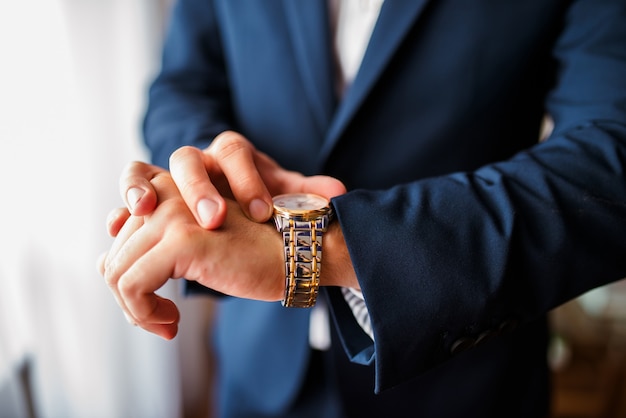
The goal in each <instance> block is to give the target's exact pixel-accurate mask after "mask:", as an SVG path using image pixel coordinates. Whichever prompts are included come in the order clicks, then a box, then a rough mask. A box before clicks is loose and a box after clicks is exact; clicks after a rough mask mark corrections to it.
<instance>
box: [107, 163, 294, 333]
mask: <svg viewBox="0 0 626 418" xmlns="http://www.w3.org/2000/svg"><path fill="white" fill-rule="evenodd" d="M153 174H154V176H153V178H152V179H151V180H150V189H151V190H152V191H153V192H154V193H155V197H156V196H158V203H157V202H156V200H157V199H155V204H156V205H157V206H156V209H155V210H154V211H153V212H152V213H150V214H148V215H145V216H128V212H126V211H121V212H120V213H121V215H117V216H116V215H114V216H113V218H115V219H118V220H119V219H122V220H123V221H121V222H117V221H116V222H114V223H113V224H111V223H109V230H110V231H111V232H113V234H112V235H114V236H116V239H115V241H114V243H113V245H112V247H111V249H110V250H109V252H108V253H107V254H106V255H105V256H103V257H102V258H101V260H100V261H99V270H100V273H101V274H102V275H103V276H104V278H105V280H106V282H107V284H108V285H109V287H110V288H111V291H112V292H113V294H114V296H115V298H116V300H117V302H118V304H119V305H120V307H121V308H122V309H123V310H124V312H125V314H126V315H127V317H128V319H129V321H131V322H133V323H135V324H137V325H139V326H141V327H142V328H144V329H146V330H147V331H150V332H153V333H155V334H157V335H160V336H162V337H163V338H166V339H171V338H173V337H174V336H175V335H176V332H177V329H178V320H179V313H178V309H177V308H176V306H175V305H174V303H173V302H172V301H170V300H168V299H164V298H162V297H160V296H158V295H156V293H155V292H156V291H157V290H158V289H159V288H161V287H162V286H163V285H164V284H165V282H166V281H167V280H168V279H170V278H183V277H184V278H186V279H188V280H194V281H198V282H199V283H201V284H202V285H204V286H206V287H209V288H211V289H214V290H217V291H219V292H222V293H225V294H229V295H232V296H236V297H242V298H251V299H257V300H265V301H276V300H280V299H281V297H282V296H283V292H284V271H283V269H284V266H283V263H284V259H283V249H282V242H281V237H280V235H279V234H277V233H276V230H275V228H274V227H273V225H271V224H267V223H263V224H262V223H257V222H254V221H251V220H250V219H248V217H246V216H245V215H244V213H243V212H242V211H241V209H240V208H239V205H238V204H237V203H235V202H233V201H230V200H224V204H225V208H227V211H226V217H225V219H224V222H223V224H222V227H221V228H219V229H218V230H214V231H213V230H206V229H205V228H202V227H200V226H199V225H198V223H197V222H196V219H195V218H194V216H193V215H192V213H191V212H190V211H189V209H188V208H187V204H186V203H185V202H184V201H183V199H182V197H181V195H180V193H179V191H178V188H177V187H176V185H175V184H174V181H173V179H172V177H171V176H170V175H169V173H167V172H166V171H163V170H158V172H154V173H153Z"/></svg>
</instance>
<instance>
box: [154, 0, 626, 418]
mask: <svg viewBox="0 0 626 418" xmlns="http://www.w3.org/2000/svg"><path fill="white" fill-rule="evenodd" d="M333 65H334V64H333V54H332V40H331V39H330V28H329V23H328V11H327V7H326V1H296V0H271V1H270V0H266V1H256V2H255V1H245V0H181V1H179V2H178V3H177V5H176V6H175V8H174V10H173V15H172V23H171V26H170V30H169V33H168V36H167V39H166V43H165V48H164V57H163V67H162V71H161V73H160V74H159V75H158V77H157V79H156V81H155V82H154V84H153V86H152V87H151V91H150V103H149V109H148V112H147V116H146V119H145V138H146V143H147V145H148V146H149V148H150V150H151V151H152V155H153V160H154V162H156V163H157V164H160V165H163V166H166V165H167V161H168V157H169V155H170V154H171V152H172V151H173V150H175V149H176V148H178V147H180V146H182V145H188V144H192V145H195V146H198V147H205V146H207V145H208V144H209V143H210V141H211V139H212V138H213V137H214V136H215V135H217V134H218V133H220V132H221V131H224V130H226V129H233V130H236V131H239V132H241V133H243V134H244V135H245V136H246V137H247V138H248V139H250V140H251V141H252V142H253V143H254V144H255V145H256V146H257V147H258V149H260V150H262V151H264V152H266V153H268V154H269V155H271V156H272V157H273V158H275V159H276V160H277V161H278V162H279V163H280V164H281V165H283V166H284V167H286V168H289V169H293V170H297V171H300V172H303V173H305V174H316V173H325V174H329V175H332V176H335V177H337V178H339V179H340V180H342V181H343V182H344V183H345V184H346V185H347V187H348V189H349V192H348V193H347V194H345V195H343V196H341V197H338V198H335V199H334V200H333V205H334V207H335V210H336V213H337V215H338V222H339V223H340V225H341V228H342V230H343V233H344V235H345V239H346V242H347V245H348V249H349V251H350V256H351V258H352V262H353V264H354V268H355V270H356V273H357V275H358V279H359V282H360V285H361V288H362V290H363V294H364V297H365V300H366V303H367V307H368V309H369V313H370V316H371V320H372V324H373V329H374V334H375V342H374V343H373V342H372V341H371V340H370V339H368V338H367V337H366V336H365V334H364V333H363V331H362V330H361V329H360V328H359V327H358V325H357V324H356V322H355V321H354V318H353V317H352V315H351V313H350V311H349V309H348V308H347V306H346V305H345V302H344V301H343V300H342V297H341V296H340V295H339V294H338V292H337V289H331V290H329V291H328V292H327V293H328V295H329V300H330V304H331V307H332V311H333V318H334V322H335V323H336V325H337V329H338V334H339V336H340V339H341V342H342V344H343V347H344V349H345V351H346V353H347V355H348V356H349V357H350V358H351V359H352V360H353V361H355V362H358V363H362V364H370V365H371V367H375V382H367V383H368V384H369V385H370V388H371V391H374V390H376V391H377V392H382V394H383V395H384V394H385V392H390V391H393V390H397V388H401V387H403V386H405V385H415V386H414V387H415V389H414V390H413V391H412V392H411V393H413V395H412V396H413V398H412V399H411V402H412V403H413V404H414V407H415V411H414V412H415V414H416V415H415V416H438V417H442V416H443V417H445V416H460V415H463V416H467V415H464V414H467V413H469V414H470V416H481V417H487V416H517V415H516V414H519V416H525V417H528V416H536V415H538V414H540V413H542V412H545V408H546V396H547V395H546V393H547V392H546V389H547V380H546V378H547V368H546V364H545V356H546V353H545V349H546V341H547V337H546V334H547V332H546V321H545V315H546V313H547V312H548V311H549V310H550V309H552V308H554V307H556V306H558V305H559V304H561V303H563V302H565V301H567V300H569V299H571V298H573V297H575V296H577V295H580V294H581V293H583V292H585V291H587V290H589V289H592V288H594V287H597V286H599V285H603V284H606V283H609V282H611V281H615V280H618V279H620V278H622V277H625V276H626V178H625V176H626V175H625V165H626V2H624V1H623V0H578V1H557V0H552V1H547V0H514V1H513V0H512V1H506V2H505V1H489V0H473V1H469V0H467V1H465V0H414V1H399V0H387V1H386V2H385V3H384V5H383V7H382V10H381V14H380V17H379V20H378V22H377V24H376V27H375V30H374V32H373V35H372V38H371V41H370V43H369V46H368V49H367V51H366V53H365V56H364V59H363V62H362V66H361V68H360V71H359V72H358V74H357V76H356V79H355V80H354V83H353V85H352V87H351V88H350V89H349V90H348V92H347V94H346V96H345V97H344V98H343V100H341V101H338V100H337V98H336V95H335V88H334V87H335V85H334V82H335V81H334V66H333ZM546 113H548V114H550V115H551V117H552V118H553V120H554V130H553V132H552V134H551V135H550V137H549V138H548V139H547V140H546V141H544V142H541V143H538V141H537V139H538V136H539V130H540V124H541V121H542V118H543V116H544V114H546ZM308 316H309V311H308V310H298V309H284V308H282V307H281V306H280V304H273V303H262V302H254V301H247V300H237V299H226V300H225V301H224V302H223V304H222V306H221V309H220V313H219V326H218V331H217V333H218V334H217V337H218V339H217V344H218V348H219V356H220V357H219V358H220V391H221V398H222V410H223V411H224V412H225V413H228V414H231V413H232V415H237V414H240V415H241V416H253V413H252V412H251V411H252V410H253V409H255V410H256V411H262V412H263V413H265V414H268V415H270V414H276V413H279V412H281V411H285V410H288V409H289V408H290V405H291V403H292V402H293V401H294V399H295V397H296V396H297V395H298V392H299V389H300V387H301V385H302V380H303V378H304V374H305V372H306V367H307V366H306V365H307V359H308V356H309V352H310V350H309V348H308V340H307V334H308ZM515 324H516V327H514V326H513V325H515ZM513 328H515V330H514V331H511V332H503V331H504V330H508V329H513ZM492 336H495V337H494V338H488V337H492ZM486 340H489V342H485V343H483V341H486ZM465 348H470V349H469V350H465V351H464V352H463V353H461V351H463V349H465ZM374 386H375V388H374ZM394 387H395V388H396V389H392V388H394ZM520 387H521V388H522V389H521V390H517V389H516V390H513V388H520ZM503 411H508V412H507V413H504V412H503ZM420 414H421V415H420ZM387 416H394V413H393V412H392V411H389V414H388V415H387Z"/></svg>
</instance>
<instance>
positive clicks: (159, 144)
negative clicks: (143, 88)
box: [143, 0, 232, 167]
mask: <svg viewBox="0 0 626 418" xmlns="http://www.w3.org/2000/svg"><path fill="white" fill-rule="evenodd" d="M214 18H215V16H214V13H213V10H212V5H211V2H209V1H187V0H183V1H178V2H176V3H175V5H174V7H173V10H172V16H171V19H170V22H171V24H170V27H169V29H168V33H167V36H166V39H165V44H164V48H163V58H162V65H161V70H160V72H159V75H158V77H157V78H156V80H155V81H154V83H153V84H152V86H151V88H150V91H149V106H148V109H147V112H146V116H145V119H144V124H143V129H144V138H145V142H146V145H147V146H148V148H149V150H150V152H151V153H152V161H153V163H155V164H157V165H159V166H162V167H168V160H169V156H170V155H171V154H172V152H173V151H174V150H176V149H177V148H180V147H182V146H184V145H192V146H196V147H198V148H204V147H206V146H207V145H208V144H209V143H210V142H211V140H212V139H213V138H214V137H215V136H216V135H218V134H219V133H220V132H223V131H225V130H228V129H232V127H231V121H232V111H231V106H230V100H229V91H228V87H227V86H228V83H227V82H226V72H225V70H224V60H223V56H222V51H221V46H220V36H219V34H218V33H217V29H216V25H215V22H214Z"/></svg>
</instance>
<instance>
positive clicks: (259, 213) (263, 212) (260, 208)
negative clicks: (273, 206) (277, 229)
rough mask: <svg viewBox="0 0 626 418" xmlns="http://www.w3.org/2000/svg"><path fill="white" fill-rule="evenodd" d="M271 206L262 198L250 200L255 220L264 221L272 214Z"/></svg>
mask: <svg viewBox="0 0 626 418" xmlns="http://www.w3.org/2000/svg"><path fill="white" fill-rule="evenodd" d="M269 211H270V207H269V206H268V205H267V203H265V202H264V201H262V200H261V199H254V200H253V201H252V202H250V216H251V217H252V219H254V220H255V221H260V222H263V221H265V220H267V218H268V217H269V216H270V213H269Z"/></svg>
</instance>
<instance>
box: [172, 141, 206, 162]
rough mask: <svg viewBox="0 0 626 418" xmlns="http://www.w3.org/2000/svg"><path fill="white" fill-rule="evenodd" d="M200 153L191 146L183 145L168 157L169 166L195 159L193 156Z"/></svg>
mask: <svg viewBox="0 0 626 418" xmlns="http://www.w3.org/2000/svg"><path fill="white" fill-rule="evenodd" d="M199 152H200V150H199V149H198V148H196V147H193V146H191V145H184V146H182V147H180V148H178V149H176V150H175V151H174V152H173V153H172V154H171V155H170V161H169V162H170V166H172V165H177V164H179V163H183V164H184V162H185V161H187V160H188V159H189V158H195V156H196V155H197V154H198V153H199Z"/></svg>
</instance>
